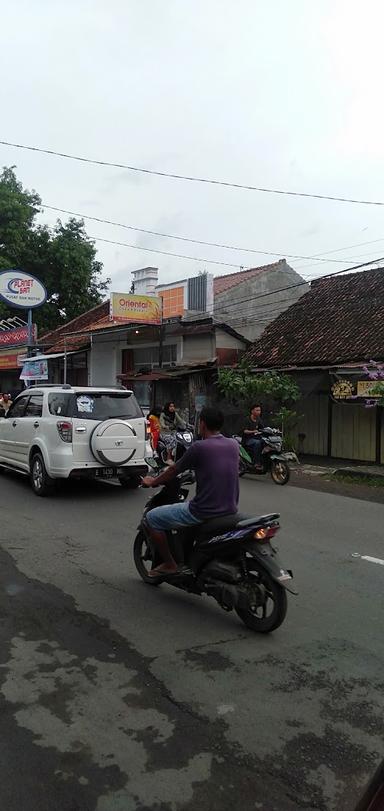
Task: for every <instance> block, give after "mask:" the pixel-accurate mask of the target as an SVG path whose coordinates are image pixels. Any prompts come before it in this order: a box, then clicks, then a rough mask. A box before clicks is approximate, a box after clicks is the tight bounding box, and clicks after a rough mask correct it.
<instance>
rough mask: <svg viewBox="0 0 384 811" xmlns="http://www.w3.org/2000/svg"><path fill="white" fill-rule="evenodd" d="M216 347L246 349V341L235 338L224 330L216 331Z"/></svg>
mask: <svg viewBox="0 0 384 811" xmlns="http://www.w3.org/2000/svg"><path fill="white" fill-rule="evenodd" d="M216 346H217V348H218V349H245V348H246V344H245V341H241V340H240V338H235V336H234V335H230V334H229V333H228V332H225V331H224V330H223V329H216Z"/></svg>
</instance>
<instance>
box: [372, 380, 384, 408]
mask: <svg viewBox="0 0 384 811" xmlns="http://www.w3.org/2000/svg"><path fill="white" fill-rule="evenodd" d="M372 393H373V394H374V395H375V396H376V395H379V396H378V398H377V400H376V405H379V406H384V381H383V380H380V381H379V380H378V381H377V383H376V385H375V386H373V387H372Z"/></svg>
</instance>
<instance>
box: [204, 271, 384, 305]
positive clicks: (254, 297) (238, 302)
mask: <svg viewBox="0 0 384 811" xmlns="http://www.w3.org/2000/svg"><path fill="white" fill-rule="evenodd" d="M379 262H384V256H381V257H379V258H378V259H372V260H371V261H370V262H364V263H363V264H361V265H353V267H348V268H344V269H343V270H335V271H334V273H327V274H326V275H325V276H318V277H317V278H316V279H314V280H313V281H316V282H318V281H320V280H321V279H329V278H331V277H333V276H339V275H340V274H341V273H348V272H349V271H352V270H360V269H361V268H367V267H369V266H370V265H375V264H378V263H379ZM303 285H307V286H308V282H305V281H304V282H296V283H295V284H290V285H287V286H286V287H279V288H278V289H276V290H271V291H270V292H268V293H259V294H258V295H256V296H247V298H244V299H237V300H236V301H234V302H232V304H226V305H224V306H222V307H221V308H220V307H218V308H217V310H215V312H214V314H215V316H217V314H218V313H220V312H221V313H224V314H225V313H226V312H227V311H228V307H237V306H238V305H239V304H244V303H245V302H249V301H256V300H258V299H261V298H265V297H266V296H273V295H275V293H282V292H283V291H284V290H293V289H294V288H296V287H302V286H303ZM292 303H293V304H296V302H292Z"/></svg>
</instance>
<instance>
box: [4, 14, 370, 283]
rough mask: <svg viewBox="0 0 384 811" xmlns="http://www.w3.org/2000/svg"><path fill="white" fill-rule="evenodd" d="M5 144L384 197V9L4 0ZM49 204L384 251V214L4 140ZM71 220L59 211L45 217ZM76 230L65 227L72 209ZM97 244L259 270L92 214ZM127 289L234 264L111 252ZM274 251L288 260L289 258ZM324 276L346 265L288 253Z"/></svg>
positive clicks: (104, 249)
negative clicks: (151, 271) (142, 272)
mask: <svg viewBox="0 0 384 811" xmlns="http://www.w3.org/2000/svg"><path fill="white" fill-rule="evenodd" d="M0 12H1V30H2V37H1V49H0V65H1V76H2V79H1V82H0V110H1V124H0V139H2V140H7V141H15V142H18V143H23V144H30V145H33V146H40V147H43V148H48V149H53V150H58V151H63V152H69V153H74V154H77V155H83V156H87V157H91V158H96V159H101V160H107V161H112V162H123V163H129V164H131V165H136V166H140V167H145V168H150V169H157V170H160V171H166V172H174V173H182V174H189V175H199V176H205V177H209V178H215V179H222V180H227V181H231V182H237V183H245V184H253V185H257V186H268V187H275V188H281V189H289V190H296V191H305V192H312V193H319V194H328V195H339V196H346V197H358V198H364V199H372V200H384V161H383V143H384V141H383V118H384V113H383V105H382V95H383V90H382V86H383V48H382V37H383V26H384V7H383V3H382V0H365V2H364V3H363V4H362V3H361V2H358V1H357V0H345V1H344V0H270V2H266V0H108V2H107V0H65V2H62V0H60V2H59V0H33V2H31V0H13V2H12V3H10V2H9V0H0ZM0 163H1V165H8V166H9V165H11V164H16V165H17V173H18V176H19V178H20V179H21V180H22V182H23V184H24V185H25V186H26V187H28V188H35V189H36V190H37V191H38V192H39V194H40V195H41V197H42V199H43V201H44V202H45V203H47V204H50V205H53V206H58V207H60V208H65V209H71V210H73V211H78V212H82V213H83V214H90V215H93V216H98V217H102V218H105V219H112V220H118V221H119V222H124V223H126V224H128V225H134V226H138V227H142V228H148V229H153V230H158V231H165V232H167V233H170V234H177V235H180V236H187V237H193V238H195V239H201V240H208V241H212V242H226V243H230V244H236V245H240V246H242V247H248V248H254V249H257V250H260V251H271V252H277V253H282V254H286V253H290V254H303V255H306V256H307V255H309V256H314V255H316V256H318V255H319V254H322V253H323V252H325V251H331V250H334V249H337V248H343V247H345V246H349V245H354V244H355V243H362V242H369V241H372V240H381V241H380V242H378V243H377V244H373V245H365V246H362V247H357V248H353V249H348V250H342V251H339V253H335V254H331V257H332V258H333V259H336V258H337V259H347V258H348V262H346V265H348V264H350V263H352V262H353V261H355V260H357V261H366V260H368V259H370V258H377V257H379V256H381V254H383V255H384V225H383V217H384V208H380V207H374V206H363V205H351V204H347V203H336V202H327V201H319V200H304V199H300V198H292V197H280V196H276V195H268V194H261V193H257V192H250V191H244V190H236V189H228V188H220V187H213V186H207V185H204V184H195V183H187V182H181V181H176V180H169V179H162V178H158V177H148V176H145V175H140V174H136V173H132V172H129V171H123V170H119V169H113V168H105V167H97V166H91V165H86V164H81V163H77V162H72V161H68V160H64V159H61V158H55V157H49V156H45V155H38V154H34V153H30V152H24V151H21V150H16V149H13V148H9V147H5V146H0ZM55 218H56V216H55V215H54V214H53V213H52V212H48V211H47V210H46V211H45V213H44V216H43V221H44V222H47V223H48V224H53V223H54V221H55ZM63 218H64V219H65V216H64V215H63ZM86 228H87V231H88V233H89V234H90V235H92V236H95V237H103V238H107V239H111V240H116V241H121V242H128V243H131V244H132V245H135V246H143V247H148V248H149V247H151V248H155V249H159V250H165V251H173V252H175V253H183V254H188V255H190V256H195V257H201V258H203V259H211V260H212V259H214V260H218V261H222V262H228V263H233V264H234V265H236V266H245V267H249V266H253V267H254V266H256V265H262V264H266V263H267V262H269V261H273V257H268V256H267V255H263V254H260V255H257V254H254V255H252V254H247V253H245V252H239V251H230V250H225V249H222V248H208V247H204V246H199V245H193V244H186V243H180V242H178V241H176V240H171V239H163V238H157V237H150V236H146V235H140V234H138V233H136V232H134V231H126V230H123V229H121V228H118V227H114V226H108V225H101V224H97V223H92V222H89V221H86ZM97 249H98V255H99V258H100V259H101V260H102V261H103V263H104V272H105V275H107V276H111V277H112V280H113V283H112V288H114V289H115V290H121V291H123V290H128V289H129V286H130V281H131V278H130V271H131V270H134V269H135V268H139V267H143V266H146V265H154V266H157V267H159V277H160V281H161V282H162V283H165V282H168V281H173V280H176V279H177V278H183V277H185V276H188V275H195V274H196V273H198V272H199V271H200V270H204V269H205V268H206V269H207V270H210V271H211V272H214V273H215V274H217V273H226V272H233V270H234V269H236V268H231V267H225V266H223V267H220V265H217V266H215V265H208V264H204V263H200V262H195V261H188V260H186V259H177V258H173V257H165V256H161V255H157V254H155V253H147V252H145V251H141V250H138V249H137V248H136V249H130V248H126V247H118V246H114V245H106V244H105V243H102V242H97ZM276 258H279V257H278V256H276ZM289 261H290V264H291V265H292V266H293V267H294V268H295V269H296V270H298V271H299V272H301V268H302V272H303V274H306V275H308V276H309V275H319V274H320V273H324V272H330V271H332V270H335V269H336V270H337V269H339V268H342V267H343V264H340V265H338V264H335V263H334V264H331V263H329V262H327V263H326V264H315V263H314V262H313V261H299V260H295V259H291V260H289Z"/></svg>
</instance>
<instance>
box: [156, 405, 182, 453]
mask: <svg viewBox="0 0 384 811" xmlns="http://www.w3.org/2000/svg"><path fill="white" fill-rule="evenodd" d="M184 427H185V426H184V422H183V420H182V419H181V417H180V415H179V414H178V413H177V411H176V406H175V404H174V403H173V402H172V401H171V402H169V403H166V404H165V406H164V408H163V410H162V412H161V414H160V435H161V439H162V440H163V442H164V445H165V447H166V450H167V464H168V465H172V464H173V461H174V460H173V457H174V454H175V450H176V444H177V443H176V432H177V431H178V430H180V429H183V428H184Z"/></svg>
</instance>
